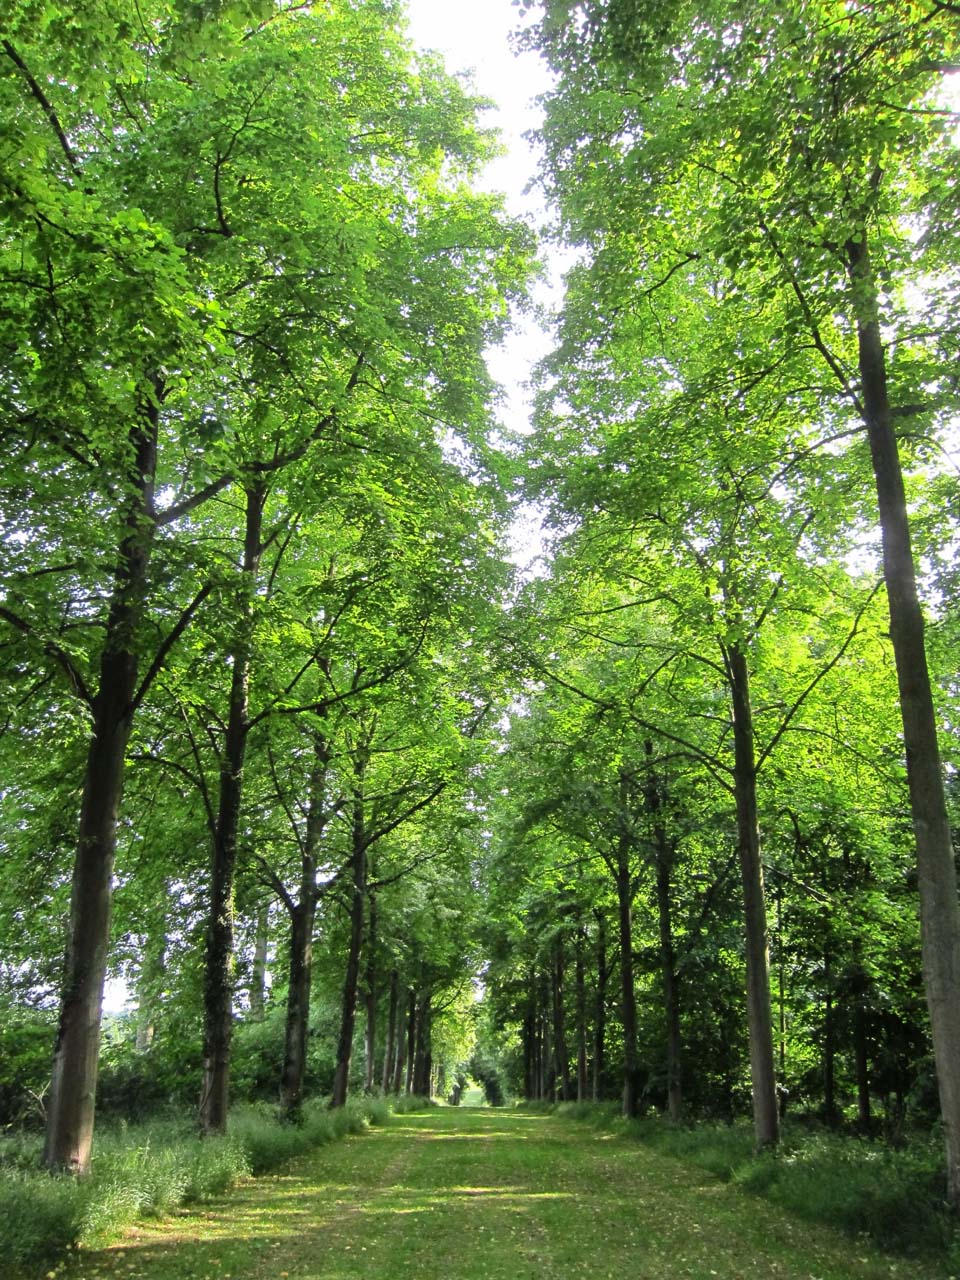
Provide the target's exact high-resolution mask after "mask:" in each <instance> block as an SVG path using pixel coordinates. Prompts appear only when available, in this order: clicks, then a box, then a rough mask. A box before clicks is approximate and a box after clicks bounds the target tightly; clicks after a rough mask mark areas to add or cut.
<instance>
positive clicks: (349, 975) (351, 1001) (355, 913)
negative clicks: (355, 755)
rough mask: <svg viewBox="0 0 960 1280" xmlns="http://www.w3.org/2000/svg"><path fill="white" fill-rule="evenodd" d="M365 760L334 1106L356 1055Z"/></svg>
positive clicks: (359, 774) (357, 790) (360, 764)
mask: <svg viewBox="0 0 960 1280" xmlns="http://www.w3.org/2000/svg"><path fill="white" fill-rule="evenodd" d="M364 767H365V761H363V760H362V759H360V760H358V761H357V763H356V764H355V766H354V773H355V778H354V798H353V848H352V854H351V859H350V862H351V871H352V893H353V899H352V903H351V907H350V945H349V949H348V952H347V970H346V974H345V976H344V980H343V998H342V1001H341V1005H340V1038H339V1040H338V1042H337V1065H336V1069H335V1071H334V1076H333V1096H332V1098H331V1099H330V1105H331V1106H332V1107H342V1106H343V1105H344V1104H345V1103H346V1101H347V1090H348V1088H349V1084H350V1060H351V1058H352V1056H353V1029H354V1025H355V1022H356V1015H357V992H358V989H359V986H360V957H361V952H362V950H363V924H364V914H365V907H366V897H367V844H366V831H365V827H364V813H363V771H364Z"/></svg>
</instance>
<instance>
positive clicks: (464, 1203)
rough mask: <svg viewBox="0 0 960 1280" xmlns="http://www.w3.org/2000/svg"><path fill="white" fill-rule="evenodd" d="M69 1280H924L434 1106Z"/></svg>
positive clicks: (768, 1220) (762, 1217)
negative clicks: (745, 1279) (411, 1279)
mask: <svg viewBox="0 0 960 1280" xmlns="http://www.w3.org/2000/svg"><path fill="white" fill-rule="evenodd" d="M67 1274H68V1275H69V1277H70V1280H97V1278H99V1277H104V1278H106V1277H109V1278H110V1280H121V1278H122V1280H139V1278H141V1277H142V1278H143V1280H227V1278H228V1277H229V1280H287V1278H288V1277H289V1280H359V1278H360V1277H363V1280H405V1277H408V1276H409V1277H418V1278H422V1280H534V1278H536V1280H544V1278H549V1280H564V1278H565V1277H576V1276H587V1275H589V1276H591V1277H594V1278H596V1280H603V1278H605V1277H617V1280H621V1278H622V1277H628V1278H629V1280H672V1277H698V1278H702V1280H711V1278H712V1277H717V1278H718V1280H732V1278H733V1277H763V1278H764V1280H766V1278H767V1277H771V1278H772V1277H776V1278H777V1280H811V1278H812V1277H815V1278H816V1280H841V1278H842V1277H843V1278H845V1277H862V1278H865V1280H879V1277H884V1278H885V1280H890V1277H891V1276H893V1277H901V1278H902V1280H925V1278H926V1277H928V1276H930V1277H932V1276H934V1274H939V1275H940V1276H941V1277H942V1275H943V1273H942V1271H941V1272H939V1273H934V1272H932V1271H927V1270H926V1269H924V1268H922V1267H918V1266H917V1265H916V1264H915V1263H911V1262H906V1261H903V1260H901V1261H897V1260H895V1259H890V1258H886V1257H884V1256H882V1255H880V1254H878V1253H876V1252H875V1251H873V1250H871V1249H869V1248H867V1247H865V1246H864V1247H861V1246H860V1245H859V1244H858V1243H857V1242H855V1241H850V1240H846V1239H844V1238H842V1237H840V1236H837V1235H834V1234H833V1233H831V1232H829V1231H826V1230H820V1229H817V1228H815V1227H811V1226H809V1225H808V1224H806V1223H803V1222H800V1221H798V1220H796V1219H794V1218H791V1217H790V1216H789V1215H787V1214H785V1213H783V1212H782V1211H780V1210H778V1209H776V1208H775V1207H773V1206H771V1205H768V1204H765V1203H764V1202H763V1201H762V1200H758V1199H754V1198H752V1197H749V1196H746V1195H744V1194H742V1193H741V1192H739V1191H737V1190H736V1189H735V1188H732V1187H728V1186H725V1185H723V1184H721V1183H718V1182H715V1181H713V1180H712V1179H710V1177H709V1175H706V1174H704V1173H701V1172H700V1171H699V1170H696V1169H692V1168H690V1167H689V1166H687V1165H684V1164H682V1163H680V1162H678V1161H676V1160H671V1159H669V1158H667V1157H663V1156H659V1155H657V1154H655V1153H652V1152H650V1151H649V1150H645V1149H644V1148H642V1147H640V1146H638V1145H637V1144H634V1143H630V1142H629V1141H626V1140H624V1139H622V1138H619V1137H612V1136H610V1135H603V1134H597V1133H594V1132H592V1131H590V1130H586V1129H584V1128H583V1127H582V1126H580V1125H575V1124H571V1123H570V1122H569V1121H564V1120H562V1119H557V1118H555V1117H548V1116H533V1115H524V1114H523V1113H516V1112H496V1111H487V1110H479V1109H477V1110H473V1109H463V1108H461V1109H459V1110H455V1109H452V1108H438V1109H437V1110H435V1111H431V1112H429V1113H427V1114H421V1115H408V1116H401V1117H397V1118H396V1119H395V1120H394V1121H393V1122H392V1123H391V1124H390V1125H388V1126H386V1127H384V1128H382V1129H375V1130H372V1131H371V1132H369V1133H367V1134H364V1135H362V1136H360V1137H355V1138H349V1139H347V1140H345V1141H343V1142H341V1143H337V1144H335V1145H333V1146H330V1147H325V1148H322V1149H320V1150H319V1151H317V1152H315V1153H314V1154H312V1155H310V1156H308V1157H304V1158H303V1159H301V1160H299V1161H297V1162H296V1164H295V1165H293V1166H292V1167H291V1168H290V1169H289V1170H288V1171H287V1172H286V1173H283V1174H280V1175H277V1176H274V1177H269V1178H260V1179H257V1180H256V1181H255V1182H251V1183H249V1184H247V1185H246V1186H244V1187H242V1188H240V1189H239V1190H237V1191H235V1192H233V1193H232V1194H231V1195H229V1196H226V1197H224V1198H223V1199H222V1200H221V1201H218V1202H217V1203H215V1204H214V1205H211V1206H207V1207H206V1208H204V1209H201V1210H195V1211H192V1212H190V1213H182V1214H180V1215H178V1216H177V1217H175V1218H172V1219H170V1220H169V1221H167V1222H164V1223H159V1224H151V1225H146V1226H143V1227H141V1228H139V1229H137V1230H136V1231H135V1232H133V1233H132V1234H130V1235H128V1236H127V1237H126V1238H125V1239H124V1240H123V1241H122V1242H121V1243H120V1244H118V1245H115V1246H113V1247H112V1248H109V1249H103V1250H99V1251H96V1252H90V1253H85V1254H84V1255H83V1257H82V1258H80V1259H77V1260H76V1261H75V1262H74V1263H73V1264H72V1265H71V1266H70V1267H69V1268H68V1271H67Z"/></svg>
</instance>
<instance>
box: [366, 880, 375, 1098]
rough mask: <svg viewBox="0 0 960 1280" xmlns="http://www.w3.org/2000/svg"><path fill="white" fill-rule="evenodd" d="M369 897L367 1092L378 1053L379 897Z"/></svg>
mask: <svg viewBox="0 0 960 1280" xmlns="http://www.w3.org/2000/svg"><path fill="white" fill-rule="evenodd" d="M368 878H369V876H368ZM368 897H369V900H370V925H369V936H368V941H367V964H366V969H365V973H364V987H363V1004H364V1012H365V1013H366V1022H367V1025H366V1030H365V1032H364V1037H363V1048H364V1068H365V1070H364V1080H363V1087H364V1090H365V1091H366V1092H367V1093H373V1081H374V1076H375V1075H376V1066H375V1059H376V1054H377V956H376V950H377V899H376V895H375V894H374V892H373V890H372V889H370V890H368Z"/></svg>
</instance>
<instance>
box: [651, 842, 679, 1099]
mask: <svg viewBox="0 0 960 1280" xmlns="http://www.w3.org/2000/svg"><path fill="white" fill-rule="evenodd" d="M670 863H671V857H670V850H669V849H668V847H667V842H666V839H665V838H664V834H663V829H662V828H658V831H657V913H658V915H659V920H660V968H661V973H662V976H663V1015H664V1021H665V1022H666V1031H667V1115H668V1116H669V1117H670V1119H671V1120H679V1119H680V1117H681V1115H682V1113H683V1088H682V1078H681V1074H680V1071H681V1067H680V1059H681V1048H680V984H679V981H678V979H677V962H676V956H675V954H674V949H673V920H672V916H671V907H670Z"/></svg>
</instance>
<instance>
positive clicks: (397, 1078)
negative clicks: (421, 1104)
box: [390, 996, 409, 1093]
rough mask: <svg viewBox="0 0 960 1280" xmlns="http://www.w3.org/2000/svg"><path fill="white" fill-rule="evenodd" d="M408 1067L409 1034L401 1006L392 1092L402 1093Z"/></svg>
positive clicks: (398, 1017) (398, 1011) (398, 1012)
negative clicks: (403, 1020) (407, 1033)
mask: <svg viewBox="0 0 960 1280" xmlns="http://www.w3.org/2000/svg"><path fill="white" fill-rule="evenodd" d="M408 1002H409V996H408ZM406 1069H407V1036H406V1028H405V1026H404V1025H403V1023H402V1019H401V1012H400V1007H399V1005H398V1007H397V1061H396V1064H395V1066H394V1070H393V1086H392V1088H391V1090H390V1092H391V1093H400V1091H401V1089H403V1086H404V1082H405V1079H406Z"/></svg>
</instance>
